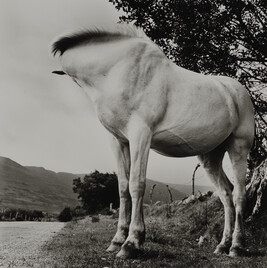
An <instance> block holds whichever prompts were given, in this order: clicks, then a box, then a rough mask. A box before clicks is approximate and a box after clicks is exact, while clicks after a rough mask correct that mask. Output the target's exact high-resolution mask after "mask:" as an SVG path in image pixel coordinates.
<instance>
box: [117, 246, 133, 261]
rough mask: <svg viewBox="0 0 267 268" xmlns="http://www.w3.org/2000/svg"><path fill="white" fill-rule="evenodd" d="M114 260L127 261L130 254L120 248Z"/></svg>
mask: <svg viewBox="0 0 267 268" xmlns="http://www.w3.org/2000/svg"><path fill="white" fill-rule="evenodd" d="M116 258H120V259H129V258H131V253H130V252H129V251H126V250H125V249H124V248H122V249H121V250H120V251H119V252H118V254H117V255H116Z"/></svg>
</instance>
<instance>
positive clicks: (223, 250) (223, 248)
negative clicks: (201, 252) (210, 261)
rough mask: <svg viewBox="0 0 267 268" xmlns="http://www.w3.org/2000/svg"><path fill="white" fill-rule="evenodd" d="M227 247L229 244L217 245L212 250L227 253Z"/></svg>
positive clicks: (217, 252)
mask: <svg viewBox="0 0 267 268" xmlns="http://www.w3.org/2000/svg"><path fill="white" fill-rule="evenodd" d="M229 248H230V246H225V245H218V246H217V247H216V249H215V250H214V254H217V255H221V254H224V253H227V254H228V253H229Z"/></svg>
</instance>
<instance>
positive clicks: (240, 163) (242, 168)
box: [227, 135, 253, 257]
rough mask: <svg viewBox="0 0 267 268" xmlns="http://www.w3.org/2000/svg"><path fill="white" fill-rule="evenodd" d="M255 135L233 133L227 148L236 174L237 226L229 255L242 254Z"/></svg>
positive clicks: (234, 197) (235, 203)
mask: <svg viewBox="0 0 267 268" xmlns="http://www.w3.org/2000/svg"><path fill="white" fill-rule="evenodd" d="M252 142H253V136H252V135H251V137H248V135H247V137H246V138H245V137H244V138H237V137H235V136H234V135H233V137H232V140H231V142H230V143H229V147H228V149H227V151H228V153H229V157H230V160H231V163H232V167H233V174H234V190H233V200H234V206H235V227H234V232H233V241H232V247H231V249H230V252H229V255H230V256H231V257H235V256H238V255H242V254H243V253H244V250H243V240H244V228H243V216H244V209H245V205H246V184H245V181H246V171H247V155H248V153H249V150H250V147H251V144H252Z"/></svg>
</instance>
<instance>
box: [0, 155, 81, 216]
mask: <svg viewBox="0 0 267 268" xmlns="http://www.w3.org/2000/svg"><path fill="white" fill-rule="evenodd" d="M75 177H77V176H76V175H74V174H68V173H55V172H53V171H50V170H46V169H44V168H38V167H23V166H21V165H19V164H18V163H16V162H14V161H12V160H11V159H9V158H4V157H0V201H1V207H14V208H24V209H36V210H43V211H46V212H50V213H53V212H54V213H55V212H59V211H61V210H62V209H63V208H64V207H65V206H77V205H78V201H77V196H76V195H75V194H74V193H73V192H72V181H73V179H74V178H75Z"/></svg>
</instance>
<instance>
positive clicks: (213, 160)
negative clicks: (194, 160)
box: [198, 145, 234, 254]
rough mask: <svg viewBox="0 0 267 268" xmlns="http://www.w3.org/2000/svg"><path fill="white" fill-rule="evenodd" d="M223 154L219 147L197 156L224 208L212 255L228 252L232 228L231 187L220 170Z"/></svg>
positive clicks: (223, 151) (221, 169) (232, 206)
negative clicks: (219, 235)
mask: <svg viewBox="0 0 267 268" xmlns="http://www.w3.org/2000/svg"><path fill="white" fill-rule="evenodd" d="M224 153H225V149H224V147H223V146H222V145H221V146H219V147H218V148H216V149H215V150H213V151H211V152H209V153H207V154H204V155H200V156H198V158H199V160H200V161H201V162H202V164H203V167H204V169H205V171H206V173H207V175H208V177H209V178H210V179H211V181H212V182H213V183H214V185H215V187H216V188H217V190H218V192H219V196H220V199H221V201H222V203H223V206H224V214H225V218H224V231H223V237H222V240H221V242H220V244H219V245H218V246H217V247H216V250H215V251H214V253H217V254H221V253H228V252H229V248H230V247H231V244H232V232H233V228H234V205H233V199H232V189H233V185H232V184H231V182H230V181H229V179H228V178H227V176H226V174H225V173H224V171H223V168H222V160H223V156H224Z"/></svg>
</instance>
